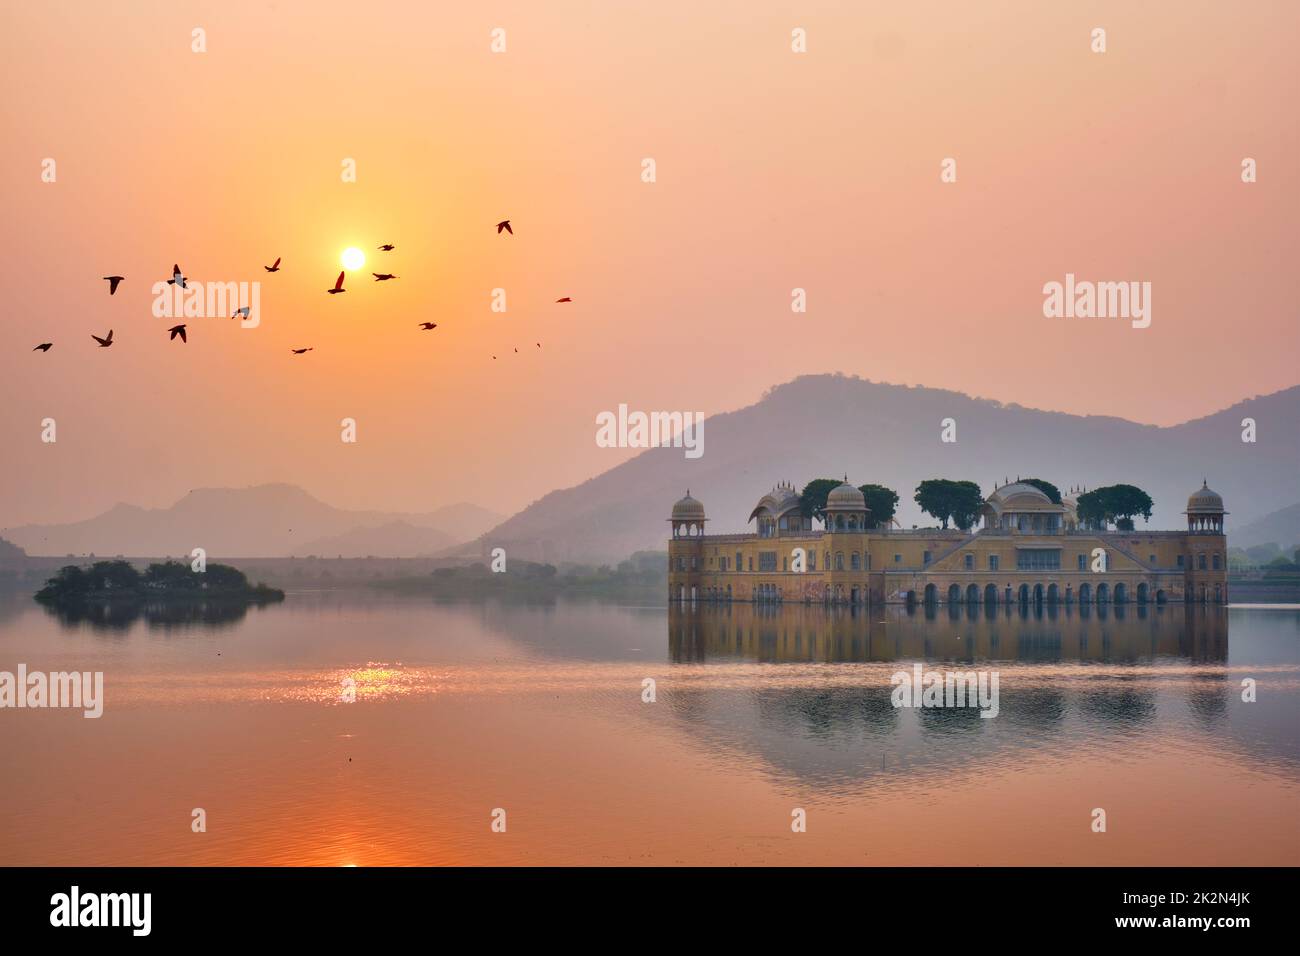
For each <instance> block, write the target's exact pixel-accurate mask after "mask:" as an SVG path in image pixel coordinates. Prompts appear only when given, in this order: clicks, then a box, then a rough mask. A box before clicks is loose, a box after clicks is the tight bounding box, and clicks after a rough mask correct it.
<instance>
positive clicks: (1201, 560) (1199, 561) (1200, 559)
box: [1196, 554, 1205, 571]
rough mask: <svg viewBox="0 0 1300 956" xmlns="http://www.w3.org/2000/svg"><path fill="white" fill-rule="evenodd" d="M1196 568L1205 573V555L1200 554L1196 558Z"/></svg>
mask: <svg viewBox="0 0 1300 956" xmlns="http://www.w3.org/2000/svg"><path fill="white" fill-rule="evenodd" d="M1196 567H1197V569H1198V570H1201V571H1204V570H1205V555H1204V554H1198V555H1197V556H1196Z"/></svg>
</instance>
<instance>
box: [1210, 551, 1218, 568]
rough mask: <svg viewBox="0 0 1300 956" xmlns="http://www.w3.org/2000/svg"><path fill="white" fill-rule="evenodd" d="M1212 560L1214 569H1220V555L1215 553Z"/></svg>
mask: <svg viewBox="0 0 1300 956" xmlns="http://www.w3.org/2000/svg"><path fill="white" fill-rule="evenodd" d="M1210 561H1211V565H1212V566H1213V568H1214V570H1216V571H1217V570H1219V556H1218V555H1217V554H1215V555H1213V556H1212V557H1211V558H1210Z"/></svg>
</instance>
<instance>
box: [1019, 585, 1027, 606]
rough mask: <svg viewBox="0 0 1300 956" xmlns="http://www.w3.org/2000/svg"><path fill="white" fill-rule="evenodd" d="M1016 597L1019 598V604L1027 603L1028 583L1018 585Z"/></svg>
mask: <svg viewBox="0 0 1300 956" xmlns="http://www.w3.org/2000/svg"><path fill="white" fill-rule="evenodd" d="M1018 597H1019V599H1020V603H1021V604H1028V603H1029V585H1028V584H1022V585H1020V593H1019V595H1018Z"/></svg>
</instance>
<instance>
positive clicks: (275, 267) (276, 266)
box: [262, 256, 281, 272]
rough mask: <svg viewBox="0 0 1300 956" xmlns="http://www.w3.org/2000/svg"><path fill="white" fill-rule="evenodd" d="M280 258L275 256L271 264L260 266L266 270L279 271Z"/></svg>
mask: <svg viewBox="0 0 1300 956" xmlns="http://www.w3.org/2000/svg"><path fill="white" fill-rule="evenodd" d="M280 259H281V257H280V256H276V257H275V262H274V263H273V264H271V265H269V266H262V268H263V269H265V270H266V271H267V272H279V271H280Z"/></svg>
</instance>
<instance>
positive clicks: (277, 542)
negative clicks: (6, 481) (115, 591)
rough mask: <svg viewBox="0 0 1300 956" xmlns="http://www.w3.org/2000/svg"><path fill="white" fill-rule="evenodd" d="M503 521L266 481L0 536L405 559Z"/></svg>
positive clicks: (92, 546) (57, 551)
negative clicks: (347, 504)
mask: <svg viewBox="0 0 1300 956" xmlns="http://www.w3.org/2000/svg"><path fill="white" fill-rule="evenodd" d="M500 519H501V516H500V515H499V514H496V513H495V512H491V511H488V510H486V509H484V508H480V507H478V506H477V505H472V504H464V503H462V504H454V505H447V506H445V507H442V508H438V509H436V510H434V511H431V512H428V513H427V514H400V513H395V512H384V511H348V510H344V509H341V508H335V507H333V506H331V505H328V504H325V503H324V502H322V501H320V500H318V499H316V498H314V497H312V496H311V495H310V494H308V493H307V492H306V491H303V490H302V489H301V488H299V487H297V486H295V485H287V484H268V485H257V486H255V487H252V488H200V489H196V490H194V491H191V492H190V493H189V494H187V495H185V497H183V498H181V499H180V500H179V501H178V502H176V503H175V504H174V505H172V506H171V507H170V508H140V507H136V506H135V505H128V504H119V505H116V506H115V507H113V508H111V509H109V510H108V511H106V512H104V513H103V514H101V515H97V516H96V517H93V518H89V519H87V520H85V521H78V522H74V523H71V524H57V525H25V526H21V527H16V528H7V529H4V530H3V531H2V532H0V534H3V536H4V537H6V538H8V539H9V540H10V541H12V542H13V543H14V544H16V545H18V546H19V547H22V548H24V549H25V550H26V551H27V553H28V554H32V555H61V554H86V553H94V554H98V555H105V554H110V555H111V554H126V555H141V556H155V555H179V554H188V553H189V552H190V551H191V550H192V549H193V548H196V547H202V548H204V549H206V550H207V552H208V555H209V556H210V557H277V556H282V555H291V554H298V555H306V554H321V555H328V556H331V557H332V556H334V555H340V554H341V555H343V556H345V557H358V556H365V555H368V554H374V555H384V556H389V557H408V556H414V555H419V554H428V553H431V552H433V551H437V550H440V549H445V548H447V547H448V546H451V545H454V544H456V543H458V542H462V541H466V540H469V539H471V538H473V537H475V536H476V535H478V534H481V533H482V532H483V531H484V530H485V529H486V528H488V527H491V526H492V525H493V524H494V523H496V522H497V521H499V520H500Z"/></svg>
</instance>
